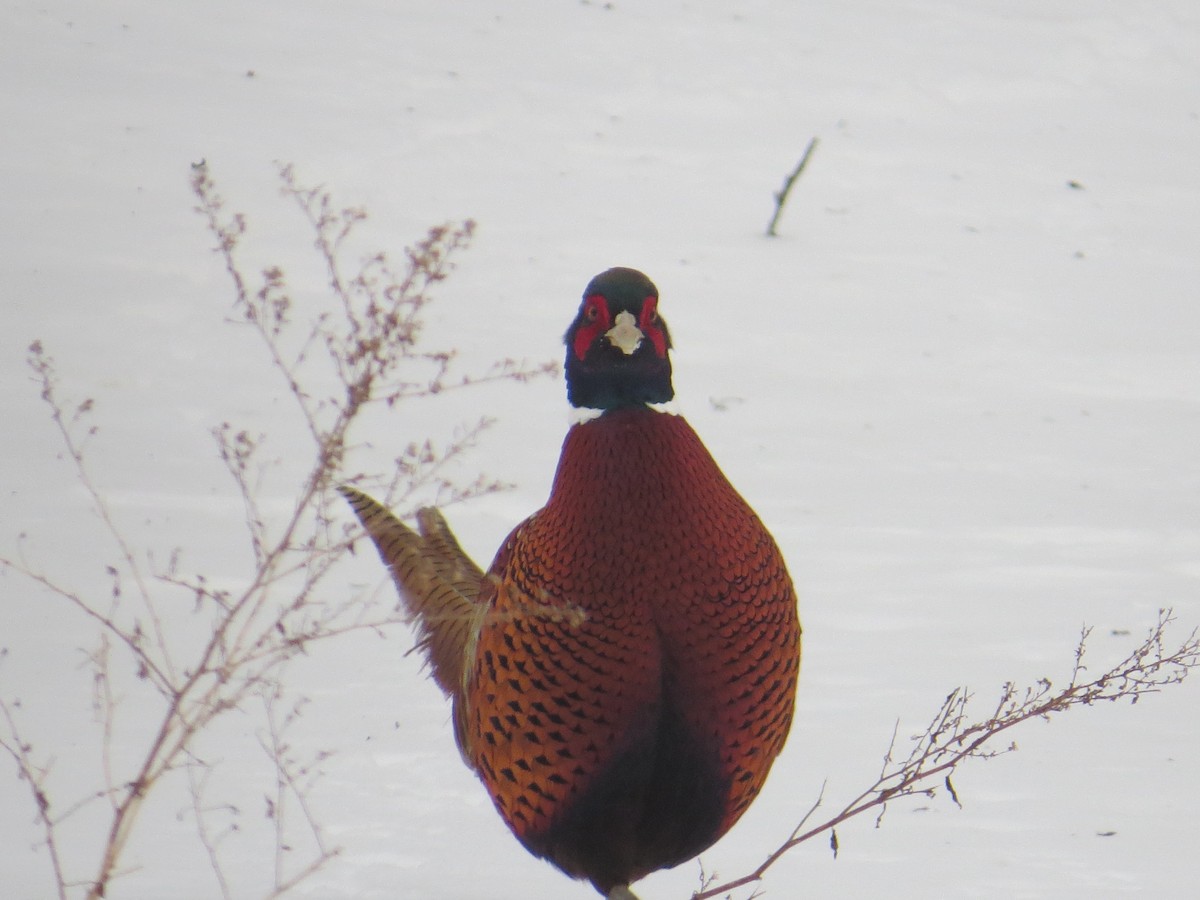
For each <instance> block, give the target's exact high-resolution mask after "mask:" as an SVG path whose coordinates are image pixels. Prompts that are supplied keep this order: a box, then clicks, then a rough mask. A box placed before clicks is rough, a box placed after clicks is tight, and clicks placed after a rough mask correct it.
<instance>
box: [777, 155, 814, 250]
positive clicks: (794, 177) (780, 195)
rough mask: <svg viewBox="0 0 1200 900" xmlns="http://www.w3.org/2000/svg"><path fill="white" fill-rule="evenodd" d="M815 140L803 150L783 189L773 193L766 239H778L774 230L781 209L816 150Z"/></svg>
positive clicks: (780, 215) (785, 180)
mask: <svg viewBox="0 0 1200 900" xmlns="http://www.w3.org/2000/svg"><path fill="white" fill-rule="evenodd" d="M817 143H818V142H817V138H816V137H815V136H814V137H813V138H812V139H811V140H810V141H809V142H808V146H807V147H805V148H804V154H803V155H802V156H801V157H800V162H798V163H796V168H794V169H792V171H791V172H790V173H789V174H788V176H787V178H785V179H784V180H783V187H781V188H780V189H779V190H778V191H776V192H775V213H774V215H772V216H771V221H770V223H769V224H768V225H767V237H778V236H779V235H778V233H777V232H776V230H775V229H776V228H778V227H779V219H780V218H781V217H782V216H783V207H784V205H785V204H786V203H787V200H788V195H789V194H791V193H792V186H793V185H794V184H795V183H796V182H797V181H799V180H800V176H801V175H803V174H804V168H805V166H807V165H808V160H809V158H811V157H812V155H813V151H814V150H816V149H817Z"/></svg>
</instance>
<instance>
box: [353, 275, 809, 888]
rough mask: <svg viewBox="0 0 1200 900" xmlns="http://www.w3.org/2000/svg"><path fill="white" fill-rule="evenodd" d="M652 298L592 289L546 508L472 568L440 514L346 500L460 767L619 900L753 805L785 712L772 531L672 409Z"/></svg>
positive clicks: (622, 279) (786, 624) (793, 645)
mask: <svg viewBox="0 0 1200 900" xmlns="http://www.w3.org/2000/svg"><path fill="white" fill-rule="evenodd" d="M658 299H659V298H658V290H657V288H656V287H655V286H654V284H653V283H652V282H651V281H650V279H649V278H647V277H646V276H645V275H643V274H642V273H641V272H638V271H636V270H633V269H625V268H615V269H609V270H608V271H606V272H603V273H601V274H600V275H597V276H596V277H595V278H594V279H593V280H592V281H591V283H590V284H588V286H587V288H586V290H585V291H584V295H583V303H582V305H581V306H580V309H579V312H578V314H577V315H576V317H575V320H574V321H573V322H572V323H571V327H570V328H569V330H568V331H567V334H566V345H567V354H566V382H567V396H568V399H569V400H570V402H571V404H572V405H573V406H574V407H575V408H576V409H577V410H578V414H577V416H576V419H577V421H576V423H575V424H573V425H572V426H571V428H570V429H569V431H568V432H567V436H566V439H565V441H564V443H563V447H562V454H561V456H560V458H559V462H558V469H557V472H556V473H555V476H554V483H553V487H552V489H551V492H550V498H549V500H548V501H547V503H546V505H545V506H544V507H543V508H542V509H541V510H539V511H538V512H536V513H534V514H533V515H532V516H530V517H529V518H528V519H526V520H525V521H524V522H522V523H521V524H520V525H518V526H517V527H516V528H515V529H514V530H513V531H512V533H511V534H509V536H508V537H507V538H506V539H505V541H504V543H503V545H502V546H501V547H500V550H499V552H498V553H497V554H496V558H495V560H494V561H493V562H492V565H491V567H490V568H489V569H488V571H487V572H486V573H484V572H483V571H482V570H480V568H479V567H478V566H476V565H475V564H474V563H473V562H472V561H471V560H470V558H469V557H468V556H467V555H466V553H464V552H463V550H462V548H461V547H460V546H459V544H458V542H457V541H456V540H455V537H454V535H453V534H452V532H451V531H450V528H449V527H448V525H447V524H446V521H445V520H444V519H443V518H442V516H441V514H440V513H439V512H437V511H436V510H434V509H424V510H421V511H420V513H418V516H417V523H418V528H419V531H413V530H411V529H409V528H408V527H407V526H405V525H404V524H402V523H401V522H400V521H399V520H398V519H396V518H395V517H394V516H392V514H391V513H390V512H388V510H387V509H386V508H384V507H383V506H382V505H380V504H379V503H377V502H375V501H374V500H372V499H371V498H370V497H368V496H367V495H365V494H363V493H361V492H359V491H357V490H355V489H353V488H349V487H344V488H342V493H343V494H344V495H345V497H346V499H347V500H348V501H349V503H350V505H351V507H352V508H353V510H354V512H355V514H356V515H357V516H358V518H359V519H360V520H361V522H362V524H363V526H364V527H365V529H366V532H367V534H368V535H369V536H370V537H371V539H372V540H373V541H374V543H375V545H376V547H377V549H378V550H379V554H380V556H381V557H382V559H383V561H384V563H385V564H386V565H387V566H388V568H389V569H390V571H391V573H392V576H393V578H394V580H395V582H396V585H397V587H398V589H399V593H400V596H401V598H402V600H403V604H404V607H405V608H406V610H407V611H408V613H409V614H410V615H411V616H412V617H413V619H414V620H415V622H416V626H417V629H418V634H419V638H420V641H421V646H422V649H423V651H424V653H425V655H426V657H427V659H428V662H429V667H430V670H431V674H432V677H433V678H434V680H435V681H436V682H437V683H438V685H439V686H440V687H441V689H442V690H443V691H444V692H445V693H446V694H447V695H448V696H449V697H451V698H452V700H453V708H454V715H453V720H454V732H455V738H456V740H457V742H458V747H459V750H460V751H461V752H462V756H463V758H464V760H465V761H466V763H467V765H469V766H470V767H471V768H472V769H473V770H474V771H475V772H476V773H477V774H478V776H479V778H480V779H481V780H482V781H483V783H484V785H485V786H486V788H487V790H488V791H489V793H490V794H491V797H492V800H493V802H494V803H495V806H496V809H497V810H498V811H499V813H500V815H501V816H502V817H503V818H504V821H505V822H506V823H507V824H508V826H509V828H510V829H511V830H512V832H513V833H514V834H515V835H516V837H517V839H518V840H519V841H520V842H521V843H522V844H523V845H524V846H525V847H526V849H528V850H529V851H530V852H531V853H533V854H534V855H535V856H538V857H542V858H544V859H546V860H548V861H549V862H551V863H552V864H554V865H555V866H557V867H558V868H559V869H561V870H562V871H563V872H565V873H566V874H567V875H569V876H572V877H574V878H578V879H586V880H588V881H590V882H591V884H592V885H593V886H594V887H595V888H596V889H597V890H598V891H599V892H600V893H601V894H604V895H605V896H606V897H608V898H610V900H617V898H624V900H630V898H634V895H633V894H632V892H631V891H630V889H629V885H630V884H631V883H633V882H635V881H637V880H638V879H640V878H642V877H643V876H645V875H647V874H649V873H651V872H654V871H657V870H659V869H663V868H669V867H671V866H675V865H677V864H679V863H681V862H684V861H686V860H688V859H691V858H692V857H694V856H696V855H697V854H698V853H700V852H701V851H703V850H705V849H706V848H708V847H709V846H710V845H712V844H713V843H714V842H715V841H716V840H717V839H718V838H720V837H721V836H722V835H724V834H725V832H726V831H728V830H729V829H730V828H731V827H732V826H733V824H734V823H735V822H737V820H738V819H739V817H741V815H742V813H744V812H745V811H746V808H747V807H748V806H749V805H750V802H751V801H752V800H753V799H754V797H755V796H756V795H757V794H758V792H759V790H760V789H761V788H762V786H763V782H764V781H765V779H766V777H767V773H768V771H769V769H770V767H771V764H772V762H773V761H774V759H775V757H776V756H777V755H778V754H779V752H780V749H781V748H782V747H783V744H784V740H785V739H786V737H787V733H788V729H789V727H790V725H791V721H792V712H793V706H794V701H795V692H796V681H797V675H798V671H799V664H800V624H799V619H798V614H797V609H796V595H795V592H794V589H793V587H792V582H791V579H790V577H789V576H788V573H787V569H786V567H785V565H784V561H783V557H782V556H781V554H780V552H779V548H778V547H777V546H776V544H775V541H774V540H773V539H772V537H771V535H770V534H769V533H768V532H767V530H766V528H765V527H764V526H763V524H762V523H761V522H760V521H759V518H758V516H757V515H756V514H755V513H754V512H753V510H751V509H750V507H749V506H748V505H747V504H746V502H745V501H744V500H743V499H742V498H741V496H740V495H739V494H738V493H737V492H736V491H735V490H734V488H733V487H732V486H731V485H730V483H729V482H728V481H727V480H726V478H725V476H724V475H723V474H722V473H721V470H720V469H719V468H718V467H717V464H716V463H715V462H714V461H713V458H712V457H711V456H710V455H709V453H708V451H707V450H706V449H705V447H704V445H703V444H702V443H701V441H700V438H699V437H698V436H697V435H696V433H695V432H694V431H693V430H692V428H691V426H689V425H688V423H687V422H686V421H685V420H684V419H683V418H682V417H681V416H679V415H676V414H674V413H673V412H672V411H669V409H668V408H666V407H665V405H666V404H668V403H669V401H671V400H672V399H673V397H674V390H673V388H672V385H671V362H670V357H669V350H670V348H671V339H670V335H669V333H668V331H667V325H666V323H665V322H664V321H663V320H662V318H661V317H660V316H659V313H658Z"/></svg>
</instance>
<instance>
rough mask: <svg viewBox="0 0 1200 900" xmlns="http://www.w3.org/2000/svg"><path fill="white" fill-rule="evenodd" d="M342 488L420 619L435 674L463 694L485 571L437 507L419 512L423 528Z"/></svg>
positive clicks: (409, 608)
mask: <svg viewBox="0 0 1200 900" xmlns="http://www.w3.org/2000/svg"><path fill="white" fill-rule="evenodd" d="M338 491H339V492H340V493H341V494H342V496H343V497H345V498H346V500H347V502H348V503H349V504H350V507H351V509H353V510H354V514H355V515H356V516H357V517H358V520H359V521H360V522H362V525H363V528H365V529H366V531H367V535H368V536H369V537H370V538H371V540H372V542H374V544H375V547H376V549H377V550H378V551H379V556H380V558H381V559H382V560H383V563H384V565H386V566H387V568H388V570H389V571H390V572H391V573H392V579H393V580H394V581H395V582H396V587H397V589H398V590H399V593H400V599H401V600H402V602H403V604H404V609H405V611H406V612H407V613H408V615H409V616H410V617H411V618H412V619H413V620H414V622H415V623H416V626H417V633H418V637H419V643H418V646H419V647H420V648H421V649H422V651H423V652H424V654H425V658H426V660H427V661H428V663H429V668H430V671H431V674H432V675H433V680H434V681H436V682H437V684H438V686H439V687H440V688H441V689H442V690H443V691H444V692H445V693H446V694H447V695H449V696H452V697H459V696H461V694H462V691H463V682H464V678H465V676H466V671H467V666H468V660H469V658H470V654H469V652H468V648H470V647H471V646H472V645H473V643H474V639H475V635H476V634H477V633H478V631H479V625H480V622H481V621H482V619H483V614H484V612H485V611H486V607H485V606H482V605H480V604H478V603H477V602H476V598H477V597H478V595H479V589H480V585H481V584H482V581H483V572H482V571H480V569H479V567H478V566H477V565H475V563H473V562H472V561H471V559H470V557H468V556H467V554H466V553H465V552H464V551H463V549H462V547H461V546H459V543H458V541H457V540H455V538H454V535H453V534H452V533H451V532H450V527H449V526H448V525H447V524H446V520H445V519H444V518H442V515H441V514H440V513H439V512H438V511H437V510H435V509H422V510H421V511H420V512H419V513H417V526H418V528H419V529H420V532H419V533H418V532H416V531H413V530H412V529H411V528H409V527H408V526H407V525H405V524H404V523H403V522H401V521H400V520H399V519H397V518H396V517H395V516H394V515H392V513H391V511H389V510H388V509H387V508H386V507H385V506H383V505H382V504H380V503H378V502H377V501H375V500H373V499H372V498H371V497H368V496H367V495H366V494H364V493H362V492H361V491H358V490H355V489H354V488H351V487H347V486H344V485H343V486H340V487H339V488H338Z"/></svg>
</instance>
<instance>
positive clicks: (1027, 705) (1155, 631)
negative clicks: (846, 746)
mask: <svg viewBox="0 0 1200 900" xmlns="http://www.w3.org/2000/svg"><path fill="white" fill-rule="evenodd" d="M1174 621H1175V620H1174V617H1173V615H1172V614H1171V611H1170V610H1160V611H1159V614H1158V619H1157V621H1156V622H1155V624H1154V626H1153V627H1152V628H1151V629H1150V631H1149V634H1148V635H1147V637H1146V639H1145V640H1144V641H1142V643H1141V644H1139V645H1138V646H1137V647H1135V648H1134V649H1133V650H1132V651H1131V652H1130V653H1129V655H1127V656H1126V657H1125V658H1124V659H1123V660H1121V661H1120V662H1118V663H1116V664H1115V665H1113V666H1112V667H1110V668H1109V669H1108V670H1106V671H1105V672H1104V673H1103V674H1101V675H1099V676H1098V677H1096V678H1093V679H1091V680H1090V681H1085V680H1083V679H1084V677H1085V673H1086V670H1087V667H1086V666H1085V665H1084V656H1085V652H1086V643H1087V639H1088V636H1089V635H1090V634H1091V629H1089V628H1084V629H1083V632H1082V635H1081V636H1080V639H1079V643H1078V644H1077V645H1076V648H1075V661H1074V667H1073V669H1072V672H1071V677H1070V680H1069V681H1068V682H1067V684H1066V685H1065V686H1063V687H1061V688H1058V689H1057V690H1056V689H1055V687H1054V685H1053V684H1052V683H1051V682H1050V681H1049V679H1046V678H1042V679H1040V680H1038V681H1037V682H1036V683H1035V684H1034V685H1032V686H1031V687H1027V688H1018V687H1017V686H1016V685H1015V684H1013V683H1012V682H1009V683H1007V684H1005V685H1004V686H1003V687H1002V689H1001V691H1000V696H999V699H998V701H997V703H996V704H995V706H993V707H991V708H990V710H989V712H988V715H987V718H985V719H983V720H981V721H971V719H970V718H969V716H968V707H969V704H970V702H971V700H972V699H973V697H972V695H971V694H970V693H969V692H968V691H966V690H965V689H962V688H955V689H954V690H953V691H951V692H950V693H949V694H948V695H947V696H946V699H945V700H944V701H943V702H942V705H941V708H940V709H939V710H938V711H937V713H936V714H935V715H934V717H933V718H932V720H931V721H930V723H929V725H928V726H927V727H926V729H925V731H924V732H923V733H922V734H919V735H917V736H915V737H914V738H913V739H912V749H911V751H910V752H909V754H908V756H907V757H906V758H905V759H903V760H897V759H896V757H895V753H894V751H895V745H896V733H895V732H893V736H892V743H891V745H890V746H889V748H888V751H887V753H885V754H884V760H883V768H882V770H881V772H880V774H879V777H878V778H877V779H876V780H875V783H874V784H872V785H871V786H870V787H868V788H867V789H866V790H864V791H862V792H861V793H859V794H858V796H856V797H855V798H854V799H853V800H851V801H850V802H849V803H847V804H846V805H845V806H843V807H842V809H841V810H840V811H839V812H838V813H836V814H835V815H833V816H831V817H830V818H829V819H827V820H825V821H824V822H822V823H820V824H819V825H815V826H812V827H811V828H804V827H803V822H802V823H801V826H800V827H799V828H797V829H796V830H794V831H793V832H792V834H791V835H790V836H789V837H788V838H787V840H785V841H784V842H783V843H782V844H780V845H779V846H778V847H777V848H776V849H775V850H774V851H772V852H771V853H770V854H769V855H768V856H767V857H766V859H764V860H763V862H762V863H761V864H760V865H759V866H758V868H756V869H755V870H754V871H753V872H750V873H748V874H746V875H743V876H741V877H740V878H735V879H733V880H732V881H728V882H725V883H724V884H720V885H717V886H715V887H706V888H705V889H703V890H701V891H698V892H697V893H695V894H693V895H692V900H706V898H711V897H717V896H720V895H722V894H724V893H727V892H728V891H731V890H734V889H736V888H739V887H743V886H745V885H749V884H754V883H757V882H759V881H761V880H762V878H763V876H764V875H765V874H766V872H767V871H768V870H769V869H770V868H771V866H773V865H774V864H775V863H776V862H778V860H779V859H780V858H781V857H783V856H784V855H785V854H787V853H788V851H790V850H792V849H793V848H795V847H797V846H799V845H800V844H802V843H804V842H806V841H809V840H811V839H812V838H814V837H817V836H818V835H821V834H823V833H825V832H830V834H831V846H832V847H833V848H834V853H835V854H836V852H837V844H836V841H835V839H834V838H833V837H832V835H834V834H835V831H834V829H835V828H836V827H837V826H838V825H841V824H842V823H843V822H846V821H848V820H850V819H853V818H855V817H856V816H860V815H862V814H863V813H866V812H869V811H872V810H875V811H877V818H876V824H877V825H878V824H879V821H880V820H881V819H882V816H883V812H884V810H885V809H886V808H887V804H889V803H891V802H892V801H894V800H898V799H900V798H903V797H911V796H917V795H920V796H927V797H932V796H933V795H934V794H935V793H936V791H937V789H938V787H939V786H941V787H945V788H946V791H947V793H948V794H949V796H950V798H951V799H952V800H953V801H954V802H955V803H956V804H957V803H959V798H958V794H957V792H956V791H955V790H954V787H953V785H952V784H951V782H950V775H951V773H953V772H954V770H955V769H956V768H957V767H958V766H959V765H960V764H961V763H963V762H964V761H966V760H968V759H972V758H974V759H990V758H992V757H994V756H998V755H1000V754H1002V753H1007V752H1009V751H1011V750H1015V749H1016V745H1015V744H1013V743H1011V742H1010V743H1008V744H1005V745H1001V746H1000V747H993V746H992V745H993V743H994V742H995V740H996V739H997V738H1000V737H1001V736H1003V735H1004V734H1005V733H1006V732H1007V731H1008V730H1009V729H1011V728H1013V727H1015V726H1017V725H1020V724H1021V723H1022V722H1027V721H1029V720H1030V719H1049V718H1050V717H1051V716H1054V715H1057V714H1059V713H1064V712H1066V711H1067V710H1069V709H1072V708H1074V707H1077V706H1092V705H1094V704H1096V703H1101V702H1106V701H1107V702H1115V701H1118V700H1128V701H1129V702H1130V703H1136V702H1138V700H1139V699H1140V698H1141V697H1142V696H1144V695H1146V694H1153V693H1157V692H1158V691H1160V690H1162V689H1163V688H1164V687H1166V686H1168V685H1171V684H1178V683H1180V682H1182V681H1183V680H1184V678H1186V677H1187V675H1188V673H1189V672H1191V671H1192V670H1193V669H1195V668H1197V667H1200V637H1198V634H1197V631H1196V630H1193V631H1192V632H1191V633H1190V634H1189V635H1188V636H1187V637H1186V638H1185V639H1184V640H1183V641H1182V642H1180V643H1179V644H1178V645H1176V646H1173V647H1171V648H1168V646H1167V644H1166V632H1167V630H1168V628H1169V626H1170V625H1171V624H1172V623H1173V622H1174ZM823 794H824V787H822V795H823ZM818 803H819V798H818ZM960 805H961V804H960ZM814 808H815V807H814ZM811 814H812V810H810V811H809V813H808V815H806V816H805V820H807V819H808V818H809V816H811Z"/></svg>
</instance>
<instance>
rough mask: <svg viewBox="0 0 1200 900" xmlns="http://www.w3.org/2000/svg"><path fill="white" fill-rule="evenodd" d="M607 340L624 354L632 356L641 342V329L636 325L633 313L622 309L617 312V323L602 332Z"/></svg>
mask: <svg viewBox="0 0 1200 900" xmlns="http://www.w3.org/2000/svg"><path fill="white" fill-rule="evenodd" d="M604 336H605V337H606V338H608V342H609V343H610V344H612V345H613V346H614V347H616V348H618V349H619V350H620V351H621V352H622V353H624V354H625V355H626V356H633V354H634V351H636V350H637V348H638V347H640V346H641V344H642V338H643V337H645V335H643V334H642V329H640V328H638V326H637V319H636V318H634V315H633V313H631V312H626V311H622V312H619V313H617V324H615V325H614V326H613V327H612V328H610V329H608V331H606V332H605V333H604Z"/></svg>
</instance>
